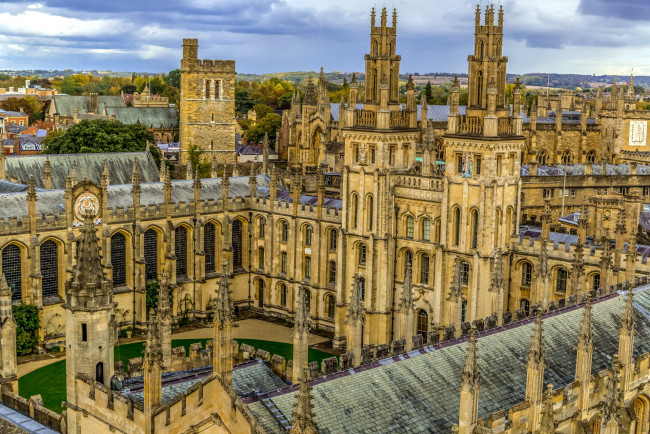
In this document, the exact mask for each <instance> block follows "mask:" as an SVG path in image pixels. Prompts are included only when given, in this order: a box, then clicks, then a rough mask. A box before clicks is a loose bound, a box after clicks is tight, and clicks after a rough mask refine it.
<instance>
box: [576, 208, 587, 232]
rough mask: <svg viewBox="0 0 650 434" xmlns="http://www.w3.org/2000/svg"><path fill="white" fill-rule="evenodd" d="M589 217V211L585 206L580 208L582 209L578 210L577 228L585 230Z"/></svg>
mask: <svg viewBox="0 0 650 434" xmlns="http://www.w3.org/2000/svg"><path fill="white" fill-rule="evenodd" d="M588 216H589V211H588V208H587V207H586V206H584V205H583V206H582V209H581V210H580V217H579V218H578V226H579V227H580V228H582V229H585V230H586V229H587V226H588V220H587V218H588Z"/></svg>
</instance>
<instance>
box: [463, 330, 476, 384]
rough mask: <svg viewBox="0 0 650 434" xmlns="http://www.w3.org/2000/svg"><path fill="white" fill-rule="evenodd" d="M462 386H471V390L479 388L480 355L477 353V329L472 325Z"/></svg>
mask: <svg viewBox="0 0 650 434" xmlns="http://www.w3.org/2000/svg"><path fill="white" fill-rule="evenodd" d="M462 379H463V380H462V385H463V386H469V387H470V389H472V390H473V389H474V388H475V387H478V383H479V374H478V355H477V351H476V327H475V326H474V325H473V324H472V328H471V329H470V331H469V345H468V346H467V355H466V356H465V366H464V367H463V376H462Z"/></svg>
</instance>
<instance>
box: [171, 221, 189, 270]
mask: <svg viewBox="0 0 650 434" xmlns="http://www.w3.org/2000/svg"><path fill="white" fill-rule="evenodd" d="M174 243H175V246H174V253H175V254H176V279H180V278H183V277H187V229H186V228H185V226H179V227H177V228H176V230H175V231H174Z"/></svg>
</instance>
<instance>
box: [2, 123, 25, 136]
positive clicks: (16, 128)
mask: <svg viewBox="0 0 650 434" xmlns="http://www.w3.org/2000/svg"><path fill="white" fill-rule="evenodd" d="M27 128H29V127H28V126H25V125H18V124H14V123H13V122H12V123H10V124H8V125H6V126H5V129H6V130H7V132H8V133H11V134H20V133H22V132H23V131H25V130H26V129H27Z"/></svg>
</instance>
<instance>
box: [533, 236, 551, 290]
mask: <svg viewBox="0 0 650 434" xmlns="http://www.w3.org/2000/svg"><path fill="white" fill-rule="evenodd" d="M546 244H547V241H546V240H545V239H542V241H541V251H540V254H539V265H538V267H537V275H536V277H539V278H540V279H542V282H546V281H547V280H548V277H549V275H550V271H549V268H548V250H547V249H546Z"/></svg>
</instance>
